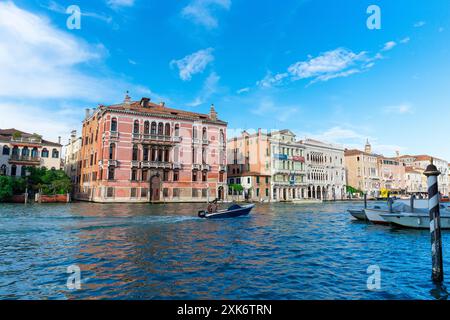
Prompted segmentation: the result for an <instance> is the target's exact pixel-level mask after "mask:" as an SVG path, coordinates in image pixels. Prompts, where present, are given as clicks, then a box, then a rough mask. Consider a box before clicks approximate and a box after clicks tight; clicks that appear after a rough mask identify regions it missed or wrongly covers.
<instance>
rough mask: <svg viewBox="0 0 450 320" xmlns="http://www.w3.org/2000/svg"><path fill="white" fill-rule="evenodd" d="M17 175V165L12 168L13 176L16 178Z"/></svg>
mask: <svg viewBox="0 0 450 320" xmlns="http://www.w3.org/2000/svg"><path fill="white" fill-rule="evenodd" d="M16 174H17V166H16V165H15V164H13V165H12V166H11V176H13V177H15V176H16Z"/></svg>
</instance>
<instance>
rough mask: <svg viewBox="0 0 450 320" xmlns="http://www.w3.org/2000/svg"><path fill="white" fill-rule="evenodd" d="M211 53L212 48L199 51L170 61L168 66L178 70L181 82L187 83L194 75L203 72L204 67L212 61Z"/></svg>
mask: <svg viewBox="0 0 450 320" xmlns="http://www.w3.org/2000/svg"><path fill="white" fill-rule="evenodd" d="M213 51H214V49H213V48H207V49H203V50H199V51H197V52H194V53H192V54H190V55H188V56H186V57H184V58H182V59H180V60H172V61H171V62H170V66H171V67H173V66H176V67H177V68H178V70H179V75H180V78H181V80H183V81H189V80H191V79H192V76H193V75H194V74H197V73H201V72H203V71H204V70H205V68H206V66H207V65H208V64H209V63H211V62H212V61H213V60H214V56H213V54H212V52H213Z"/></svg>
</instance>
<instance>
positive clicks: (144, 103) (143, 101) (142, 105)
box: [140, 97, 150, 108]
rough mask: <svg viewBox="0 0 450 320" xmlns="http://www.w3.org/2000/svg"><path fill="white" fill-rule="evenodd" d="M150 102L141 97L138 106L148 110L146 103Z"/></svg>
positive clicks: (148, 99)
mask: <svg viewBox="0 0 450 320" xmlns="http://www.w3.org/2000/svg"><path fill="white" fill-rule="evenodd" d="M149 102H150V98H145V97H143V98H142V99H141V102H140V105H141V107H142V108H148V103H149Z"/></svg>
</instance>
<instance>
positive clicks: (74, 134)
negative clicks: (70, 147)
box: [69, 130, 77, 142]
mask: <svg viewBox="0 0 450 320" xmlns="http://www.w3.org/2000/svg"><path fill="white" fill-rule="evenodd" d="M76 138H77V130H72V131H71V132H70V141H69V142H74V141H75V139H76Z"/></svg>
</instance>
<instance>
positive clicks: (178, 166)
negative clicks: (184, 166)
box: [173, 162, 181, 169]
mask: <svg viewBox="0 0 450 320" xmlns="http://www.w3.org/2000/svg"><path fill="white" fill-rule="evenodd" d="M173 168H174V169H181V163H179V162H174V163H173Z"/></svg>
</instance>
